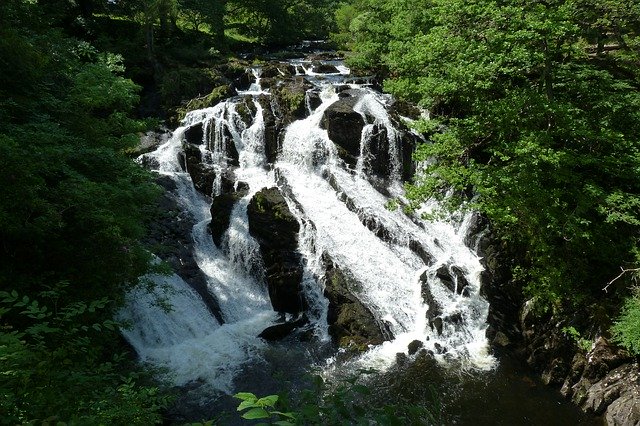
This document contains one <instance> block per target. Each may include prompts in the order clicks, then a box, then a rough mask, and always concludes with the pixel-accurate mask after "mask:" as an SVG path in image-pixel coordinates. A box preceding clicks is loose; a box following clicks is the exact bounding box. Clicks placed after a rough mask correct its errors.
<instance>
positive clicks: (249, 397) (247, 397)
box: [233, 392, 258, 401]
mask: <svg viewBox="0 0 640 426" xmlns="http://www.w3.org/2000/svg"><path fill="white" fill-rule="evenodd" d="M233 397H234V398H237V399H241V400H243V401H257V400H258V397H257V396H255V395H254V394H252V393H251V392H238V393H237V394H235V395H233Z"/></svg>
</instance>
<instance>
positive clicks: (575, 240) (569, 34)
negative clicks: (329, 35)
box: [341, 0, 640, 306]
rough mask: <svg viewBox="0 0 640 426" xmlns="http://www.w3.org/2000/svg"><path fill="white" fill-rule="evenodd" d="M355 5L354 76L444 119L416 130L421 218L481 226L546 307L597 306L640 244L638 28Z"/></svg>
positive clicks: (463, 6) (479, 10)
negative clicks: (380, 81) (422, 135)
mask: <svg viewBox="0 0 640 426" xmlns="http://www.w3.org/2000/svg"><path fill="white" fill-rule="evenodd" d="M373 3H375V4H373ZM625 4H626V3H625ZM351 5H352V7H355V9H356V10H357V12H358V13H357V14H355V17H351V16H352V15H353V12H352V11H351V10H347V9H345V10H343V11H342V13H343V15H347V12H349V16H350V17H349V19H348V20H349V21H350V24H349V29H350V32H351V34H350V40H351V41H350V43H351V45H352V47H353V50H354V52H355V54H354V57H353V58H351V62H352V64H354V65H355V66H357V67H361V68H370V69H375V70H378V72H379V73H380V74H381V75H382V76H383V77H386V79H385V81H384V87H385V89H386V90H388V91H390V92H392V93H393V94H395V95H397V96H399V97H401V98H403V99H407V100H410V101H413V102H416V103H419V104H420V105H421V106H423V107H425V108H427V109H429V110H430V112H431V116H432V117H433V119H434V121H433V123H431V124H429V123H424V122H423V123H422V124H419V128H420V129H421V130H425V131H426V132H427V134H428V135H429V136H430V142H429V143H426V144H423V145H422V146H420V147H419V148H418V150H417V152H416V159H417V160H418V161H420V162H423V164H424V165H425V168H424V172H423V173H421V174H420V175H419V176H418V177H417V178H416V179H415V181H414V182H413V184H412V185H410V186H409V188H408V194H409V197H410V198H411V199H413V200H414V206H415V205H417V204H419V203H420V202H422V201H424V200H425V199H427V198H430V197H437V198H440V199H442V200H443V201H444V205H445V206H446V207H448V208H450V209H457V208H461V207H462V208H472V209H477V210H479V211H481V212H482V213H484V214H485V215H486V216H487V217H488V218H489V219H490V220H491V222H492V223H493V225H494V228H495V229H496V231H497V233H498V234H499V235H501V236H503V238H504V239H505V244H506V246H507V247H509V248H510V249H511V250H512V251H513V253H515V254H516V256H517V258H518V259H517V262H516V266H518V267H519V270H520V272H521V273H520V274H519V275H518V276H517V278H518V279H519V282H520V283H522V284H524V285H525V287H526V288H525V290H526V291H527V293H528V295H529V296H530V297H536V298H537V299H539V300H541V301H543V302H544V303H546V304H547V305H548V306H554V305H555V304H557V303H564V302H566V301H569V302H571V303H572V304H581V303H586V302H587V300H588V299H593V298H595V297H597V296H598V294H599V293H600V291H601V289H602V287H604V283H606V282H608V281H609V280H610V279H611V277H612V276H613V275H615V274H616V271H617V270H618V268H619V266H620V265H625V264H627V262H629V261H633V259H634V256H633V253H634V250H635V248H636V247H637V245H638V240H639V237H640V222H639V221H640V215H639V212H640V209H638V206H639V204H638V203H639V201H640V200H639V199H638V194H639V193H640V173H639V171H638V168H637V165H638V164H639V161H640V156H639V155H640V154H639V153H640V145H639V141H640V114H639V112H638V111H639V110H640V109H639V108H638V107H639V106H640V92H639V91H638V86H637V84H638V81H640V80H638V78H639V77H640V73H638V72H637V68H636V69H633V65H632V64H633V63H637V60H638V59H639V56H638V53H637V50H633V49H632V48H631V47H630V46H632V45H635V44H637V43H638V41H639V40H640V39H639V38H638V34H639V32H638V31H639V27H638V25H637V20H638V19H637V15H635V14H633V13H632V12H627V11H626V10H625V8H624V7H622V6H621V3H620V2H617V1H611V2H604V3H599V4H598V5H597V8H598V10H599V12H594V11H593V10H591V9H590V7H591V6H593V5H591V3H590V2H589V1H562V0H558V1H553V2H551V3H549V2H538V1H534V2H528V3H526V4H523V3H522V2H516V1H506V2H495V1H489V2H487V1H462V0H453V1H451V0H433V1H430V2H426V3H425V2H415V1H412V0H387V1H383V2H370V1H366V0H358V1H354V2H351ZM514 17H517V19H516V18H514ZM341 22H342V21H341ZM341 25H342V24H341ZM342 26H343V27H344V25H342ZM594 29H597V32H598V34H595V35H594V33H593V31H592V30H594ZM596 39H598V40H600V42H598V43H600V44H598V43H596V45H593V44H591V43H594V42H595V41H596ZM605 45H606V46H609V47H608V49H609V50H606V49H605V48H604V46H605ZM595 51H597V52H595ZM593 52H595V54H594V53H593ZM470 201H471V202H470ZM628 283H629V282H628V280H627V281H626V284H628ZM619 284H620V285H622V282H621V283H619Z"/></svg>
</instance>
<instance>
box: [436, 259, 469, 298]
mask: <svg viewBox="0 0 640 426" xmlns="http://www.w3.org/2000/svg"><path fill="white" fill-rule="evenodd" d="M436 277H437V278H439V279H440V281H441V282H442V284H444V286H445V287H446V288H448V289H449V290H451V292H453V293H456V294H460V295H463V296H469V288H468V287H469V281H467V279H466V278H465V276H464V271H463V270H462V269H461V268H459V267H457V266H452V267H451V268H449V267H447V266H446V265H442V266H441V267H440V268H438V270H437V271H436Z"/></svg>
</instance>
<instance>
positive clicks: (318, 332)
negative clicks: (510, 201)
mask: <svg viewBox="0 0 640 426" xmlns="http://www.w3.org/2000/svg"><path fill="white" fill-rule="evenodd" d="M291 65H292V66H293V67H294V69H295V70H296V74H298V78H302V77H304V78H306V79H308V80H307V81H309V82H310V83H311V84H312V85H313V86H314V89H309V90H310V92H311V91H313V92H314V93H316V94H317V97H316V99H317V98H319V99H320V102H317V104H319V105H317V104H316V105H317V106H315V107H312V106H311V103H310V101H309V93H307V96H305V99H304V100H303V102H304V105H303V108H304V109H305V110H306V111H307V116H306V117H305V118H303V119H298V120H293V121H292V122H291V123H290V124H288V126H287V127H286V128H282V129H280V133H279V137H278V138H277V153H276V155H275V161H271V162H270V161H269V158H273V157H269V154H268V152H269V149H273V148H272V147H269V146H268V143H267V137H266V134H267V133H268V131H271V130H268V129H267V126H273V125H274V124H273V123H272V122H270V123H269V124H268V123H267V122H266V118H265V117H266V116H267V113H270V111H265V109H266V108H267V106H266V105H268V104H269V102H264V99H265V96H266V97H269V96H272V95H269V94H268V93H267V92H265V91H264V90H262V87H261V86H260V76H261V72H260V70H259V69H252V70H251V73H252V75H253V76H254V78H255V83H254V84H253V85H252V86H251V88H250V89H249V90H247V91H239V92H238V93H239V96H237V97H234V98H231V99H228V100H226V101H224V102H221V103H220V104H218V105H217V106H215V107H213V108H207V109H204V110H198V111H193V112H190V113H189V114H187V116H186V117H185V119H184V120H183V122H182V127H180V128H179V129H177V130H176V131H175V132H174V135H173V137H172V138H171V139H170V140H168V141H167V142H166V143H165V144H163V145H162V146H160V147H159V148H158V149H157V150H156V151H155V152H152V153H150V154H145V156H144V158H141V162H143V163H144V164H151V165H152V168H153V169H154V170H155V171H156V172H158V173H159V174H162V175H164V176H167V177H169V178H170V179H172V180H173V182H174V183H175V189H174V190H173V196H174V197H175V198H176V200H177V201H178V205H179V206H180V208H181V209H182V211H184V212H186V213H188V215H189V216H190V217H191V218H192V219H193V222H194V226H193V228H192V233H191V240H192V241H193V252H194V258H195V262H196V263H197V268H198V270H199V271H200V272H201V273H202V274H203V276H204V277H205V279H206V284H207V289H208V291H209V292H210V293H211V295H212V296H213V297H214V298H215V300H216V301H217V303H218V308H219V310H220V317H221V318H222V319H223V320H224V321H223V323H222V324H221V323H219V322H218V321H217V320H216V319H215V318H214V317H213V316H212V315H211V314H210V313H209V312H208V310H207V306H206V305H205V304H204V302H203V301H202V300H201V299H200V298H199V296H198V294H197V293H196V292H194V291H193V290H191V289H190V287H189V285H188V284H187V283H186V282H185V281H184V280H182V279H181V278H180V277H178V276H177V275H173V276H168V277H163V276H152V277H150V279H151V280H152V281H153V282H156V283H157V284H158V285H157V286H156V290H154V292H151V293H144V292H142V293H141V291H138V290H136V292H133V293H131V294H130V295H129V298H128V304H127V306H126V307H125V309H124V310H123V311H122V313H121V317H122V319H124V320H127V321H128V322H130V323H131V328H129V329H126V330H124V331H123V334H124V335H125V337H126V338H127V339H128V340H129V342H131V344H132V345H133V347H134V348H135V349H136V351H137V352H138V354H139V355H140V357H141V359H142V360H144V361H147V362H151V363H153V364H156V365H158V366H161V367H164V368H165V369H166V370H167V371H168V375H169V377H170V378H171V379H172V380H173V381H174V382H175V383H176V384H185V383H189V382H193V381H204V382H206V383H207V384H208V385H210V386H211V387H212V388H213V389H217V390H219V391H223V392H233V378H234V377H235V375H236V374H237V373H238V372H239V371H242V369H243V366H245V365H247V364H248V363H251V362H252V361H255V360H257V359H260V357H261V353H262V351H263V350H265V348H267V347H268V346H269V345H268V344H267V343H265V341H264V340H262V339H261V338H259V337H257V336H258V335H259V334H260V333H261V332H262V331H263V330H265V329H266V328H268V327H270V326H273V325H275V324H278V323H279V322H280V321H281V319H282V318H286V319H290V318H291V316H290V315H287V316H284V315H278V313H276V312H275V311H274V310H273V308H272V303H271V301H270V296H269V294H270V292H269V290H268V286H267V275H268V274H271V273H273V271H267V270H266V268H265V264H264V262H263V259H262V257H261V256H262V255H263V254H262V251H261V246H260V243H259V241H258V240H256V238H255V237H254V236H252V234H251V232H250V225H249V222H250V218H249V215H248V206H249V205H250V203H251V201H252V199H254V197H256V194H258V193H259V192H260V191H261V190H263V189H264V188H273V187H275V188H278V190H279V192H280V193H281V194H282V197H283V198H284V200H285V201H286V205H287V207H288V209H289V211H290V214H291V215H292V216H293V217H294V218H295V220H296V221H297V222H298V225H299V231H298V235H297V245H298V246H297V254H298V255H299V259H300V261H299V262H300V265H301V268H302V274H301V276H302V278H301V282H300V288H301V291H302V294H303V298H304V313H305V317H306V319H307V320H308V324H307V325H305V326H303V328H304V329H305V330H311V331H312V334H313V336H314V337H313V339H315V340H312V341H313V342H317V344H318V345H321V344H326V343H327V342H328V341H329V340H330V332H329V331H330V327H329V324H328V323H327V317H328V311H329V301H328V300H327V298H326V297H325V295H324V292H325V289H324V281H323V279H324V278H323V277H324V274H325V268H326V265H325V260H324V259H325V258H330V259H331V261H332V262H333V264H334V265H335V267H336V268H339V269H340V270H341V271H345V273H347V274H348V276H349V277H350V279H352V280H353V282H354V283H357V285H354V286H353V288H350V289H348V290H349V291H350V292H351V294H352V295H353V297H355V298H357V300H358V301H359V303H361V304H362V305H363V306H364V307H365V308H366V310H367V311H368V312H370V314H371V315H372V317H373V318H374V319H375V321H376V324H378V325H380V326H381V327H382V328H384V329H385V330H386V331H385V332H386V333H388V334H389V335H390V336H391V337H392V338H391V340H389V341H387V342H385V343H383V344H380V345H375V346H372V347H370V348H369V350H367V351H366V352H364V353H363V354H361V355H359V356H356V357H353V358H352V359H351V360H349V361H348V362H347V363H343V364H340V361H338V360H337V359H333V360H331V359H329V360H328V361H327V362H325V364H324V365H325V368H326V369H327V371H330V370H332V369H341V368H353V369H355V368H361V367H375V368H380V369H384V368H387V367H389V366H390V365H392V364H393V362H394V361H395V358H396V353H398V352H407V345H408V344H409V343H410V342H412V341H414V340H419V341H421V342H422V344H423V347H424V348H425V349H427V350H429V351H431V352H433V353H434V356H435V357H436V359H437V360H438V361H440V362H441V363H448V362H452V361H455V362H458V363H460V364H461V365H464V366H468V367H469V368H481V369H482V368H490V367H491V366H492V365H493V362H494V361H493V358H492V357H491V356H490V355H488V353H487V351H488V348H487V343H486V339H485V338H484V332H485V328H486V325H485V323H484V321H485V318H486V316H487V312H488V304H487V303H486V301H484V300H483V299H482V298H481V297H480V295H479V293H480V273H481V272H482V267H481V264H480V261H479V258H478V257H477V255H476V254H475V253H474V251H473V250H472V249H470V248H468V247H466V246H465V244H464V238H465V235H466V232H467V229H468V227H469V225H470V219H469V218H468V217H464V218H456V220H453V219H452V220H447V221H424V220H421V219H420V217H419V214H417V215H414V216H409V215H407V214H405V213H404V212H403V211H402V209H396V210H393V209H389V208H388V207H387V206H388V204H389V200H390V198H389V197H390V195H391V196H393V197H394V198H395V199H397V200H399V201H400V202H403V201H406V200H404V192H403V189H402V170H403V161H406V160H405V159H403V153H402V150H403V149H406V147H404V144H406V142H405V141H404V139H403V137H404V136H403V135H404V133H403V131H402V130H401V129H400V124H399V121H398V120H399V119H398V118H397V116H396V117H392V115H391V114H390V113H389V112H388V104H389V99H388V97H385V96H383V95H381V94H379V93H376V92H375V91H373V90H371V89H368V88H366V87H365V86H359V85H357V84H355V83H350V84H349V85H348V86H347V87H349V88H351V89H357V93H358V96H359V98H358V99H357V102H355V106H354V107H353V111H354V112H355V114H356V115H355V117H358V116H359V117H361V118H362V121H363V126H362V132H361V134H360V137H359V142H360V145H359V151H358V152H357V153H356V156H357V162H356V163H355V165H354V167H355V170H354V169H352V168H351V167H347V165H346V161H347V160H345V157H344V152H343V151H344V149H343V148H340V147H338V146H337V145H336V143H335V142H334V141H332V140H331V139H330V137H329V133H328V130H327V127H326V124H325V123H323V120H324V117H326V113H327V111H328V110H329V108H331V106H332V105H333V104H334V103H336V102H338V101H339V100H340V99H343V98H344V95H342V94H341V93H340V92H339V90H338V89H337V87H338V86H339V85H340V84H341V85H343V86H344V82H345V81H346V78H348V75H349V70H348V69H347V68H346V67H344V66H342V65H341V64H339V63H331V64H329V65H331V66H334V67H335V69H336V70H337V71H336V72H330V73H327V74H322V73H319V72H316V71H314V69H313V67H312V65H311V64H310V63H306V62H304V61H295V62H293V63H292V64H291ZM281 73H282V72H281ZM341 90H343V89H341ZM336 105H337V104H336ZM241 110H242V111H241ZM198 126H201V128H202V140H188V137H187V133H188V132H192V131H193V129H195V128H198V129H199V128H200V127H198ZM376 132H378V133H379V134H378V135H376ZM405 133H406V132H405ZM383 136H384V137H383ZM376 138H377V139H376ZM189 144H191V145H197V150H198V152H199V156H200V158H201V160H200V161H201V164H203V165H206V167H204V168H203V170H204V171H200V170H188V169H187V170H185V167H184V164H183V163H188V161H183V162H182V163H181V160H180V158H184V155H185V154H184V151H185V149H186V148H185V146H187V145H189ZM374 144H377V145H376V146H374ZM272 145H273V143H272ZM381 147H382V148H381ZM381 149H382V150H383V151H380V150H381ZM377 155H384V156H385V158H388V161H387V162H386V164H385V165H386V169H387V171H386V172H385V173H386V174H385V175H384V176H382V177H379V178H377V180H376V181H375V184H374V183H372V178H371V175H372V173H373V172H374V171H373V169H374V167H373V162H374V161H375V160H376V156H377ZM200 172H202V173H209V174H208V175H206V176H205V177H206V178H207V179H210V180H211V181H212V182H213V183H212V190H211V192H210V193H204V194H203V193H200V192H198V191H197V190H196V188H195V187H194V184H193V183H192V179H193V176H192V175H193V174H194V173H200ZM381 186H384V188H381ZM212 200H213V201H212ZM216 200H222V201H220V203H217V201H216ZM223 202H224V203H226V204H224V203H223ZM212 203H213V204H212ZM432 203H435V202H432ZM212 205H213V206H214V207H213V210H214V211H213V214H214V216H215V218H218V216H219V217H223V216H224V215H227V216H228V224H226V225H225V226H226V228H225V229H224V231H223V232H221V233H220V236H219V241H218V242H214V240H213V239H212V233H213V232H214V231H213V230H212V229H211V226H212V223H213V222H212V216H211V215H212V212H211V210H212ZM222 205H227V206H228V208H227V210H225V211H223V210H216V209H217V208H219V207H216V206H222ZM432 207H433V204H431V205H429V204H426V205H425V206H423V209H424V210H425V211H426V210H428V209H429V208H432ZM220 208H221V207H220ZM296 259H298V257H296ZM163 291H164V293H163ZM158 292H159V293H158ZM425 295H428V297H427V296H425ZM154 299H160V300H166V301H167V302H168V303H169V304H170V305H171V307H172V310H169V311H167V310H163V309H162V307H161V306H159V304H158V303H153V300H154ZM436 310H437V311H438V312H437V320H438V321H435V320H434V315H435V314H433V312H434V311H436ZM285 342H286V340H285ZM289 344H291V345H294V344H295V342H291V343H289Z"/></svg>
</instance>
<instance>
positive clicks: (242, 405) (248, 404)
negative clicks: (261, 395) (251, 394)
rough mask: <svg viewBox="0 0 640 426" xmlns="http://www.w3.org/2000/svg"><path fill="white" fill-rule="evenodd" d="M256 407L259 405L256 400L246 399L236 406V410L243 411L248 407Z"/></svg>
mask: <svg viewBox="0 0 640 426" xmlns="http://www.w3.org/2000/svg"><path fill="white" fill-rule="evenodd" d="M254 407H258V405H257V404H256V402H255V401H251V400H245V401H242V402H241V403H240V405H238V408H236V410H237V411H242V410H246V409H247V408H254Z"/></svg>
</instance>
